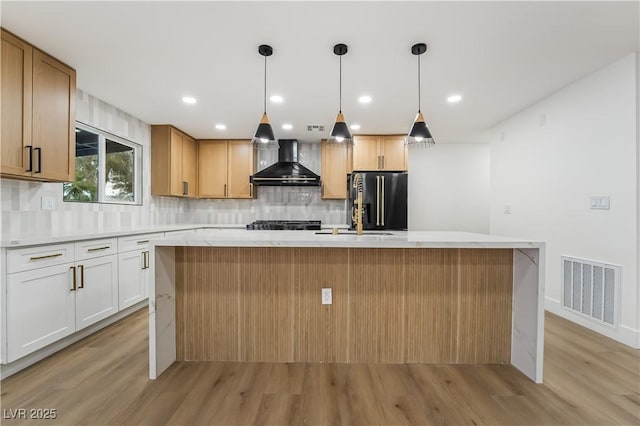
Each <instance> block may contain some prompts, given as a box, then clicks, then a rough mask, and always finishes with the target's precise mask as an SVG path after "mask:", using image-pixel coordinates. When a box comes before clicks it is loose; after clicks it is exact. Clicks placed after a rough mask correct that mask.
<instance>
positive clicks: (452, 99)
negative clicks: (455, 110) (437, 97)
mask: <svg viewBox="0 0 640 426" xmlns="http://www.w3.org/2000/svg"><path fill="white" fill-rule="evenodd" d="M461 100H462V95H451V96H449V97H448V98H447V102H449V103H450V104H455V103H456V102H460V101H461Z"/></svg>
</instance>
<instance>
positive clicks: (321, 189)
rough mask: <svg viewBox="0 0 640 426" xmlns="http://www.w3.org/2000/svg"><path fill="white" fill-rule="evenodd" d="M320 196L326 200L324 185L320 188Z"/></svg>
mask: <svg viewBox="0 0 640 426" xmlns="http://www.w3.org/2000/svg"><path fill="white" fill-rule="evenodd" d="M320 196H321V197H322V198H324V183H323V184H322V185H321V186H320Z"/></svg>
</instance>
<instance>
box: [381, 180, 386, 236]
mask: <svg viewBox="0 0 640 426" xmlns="http://www.w3.org/2000/svg"><path fill="white" fill-rule="evenodd" d="M381 186H382V214H381V216H382V220H381V223H382V226H384V205H385V203H386V200H385V199H384V176H382V185H381Z"/></svg>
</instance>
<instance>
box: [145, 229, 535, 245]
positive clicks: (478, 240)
mask: <svg viewBox="0 0 640 426" xmlns="http://www.w3.org/2000/svg"><path fill="white" fill-rule="evenodd" d="M316 232H317V231H247V230H235V229H203V230H200V231H199V232H196V233H194V234H187V235H177V236H170V237H167V238H164V239H161V240H155V241H153V242H152V243H153V244H154V245H156V246H189V247H206V246H211V247H374V248H375V247H379V248H411V247H414V248H420V247H431V248H446V247H452V248H453V247H455V248H541V247H543V246H544V243H543V242H540V241H528V240H522V239H517V238H507V237H499V236H495V235H487V234H476V233H471V232H427V231H380V233H375V232H377V231H370V232H369V233H367V231H365V234H364V235H361V236H357V235H355V234H352V233H350V234H344V233H343V234H338V235H332V234H331V233H330V231H328V232H329V233H325V234H317V233H316ZM323 232H327V230H324V231H323ZM381 233H384V234H387V235H380V234H381Z"/></svg>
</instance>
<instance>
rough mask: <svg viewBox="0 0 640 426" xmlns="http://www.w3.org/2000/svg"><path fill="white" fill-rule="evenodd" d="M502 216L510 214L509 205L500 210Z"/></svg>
mask: <svg viewBox="0 0 640 426" xmlns="http://www.w3.org/2000/svg"><path fill="white" fill-rule="evenodd" d="M502 213H504V214H511V206H510V205H509V204H505V205H504V209H503V210H502Z"/></svg>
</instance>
